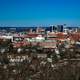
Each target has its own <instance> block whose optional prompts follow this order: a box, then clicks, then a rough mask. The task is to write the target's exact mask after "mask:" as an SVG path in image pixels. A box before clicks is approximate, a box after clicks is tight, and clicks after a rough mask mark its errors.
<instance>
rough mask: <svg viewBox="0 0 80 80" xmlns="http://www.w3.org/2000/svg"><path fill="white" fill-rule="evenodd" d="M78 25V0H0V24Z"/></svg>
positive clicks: (79, 19)
mask: <svg viewBox="0 0 80 80" xmlns="http://www.w3.org/2000/svg"><path fill="white" fill-rule="evenodd" d="M57 24H67V25H74V26H76V25H80V0H0V26H48V25H57Z"/></svg>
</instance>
